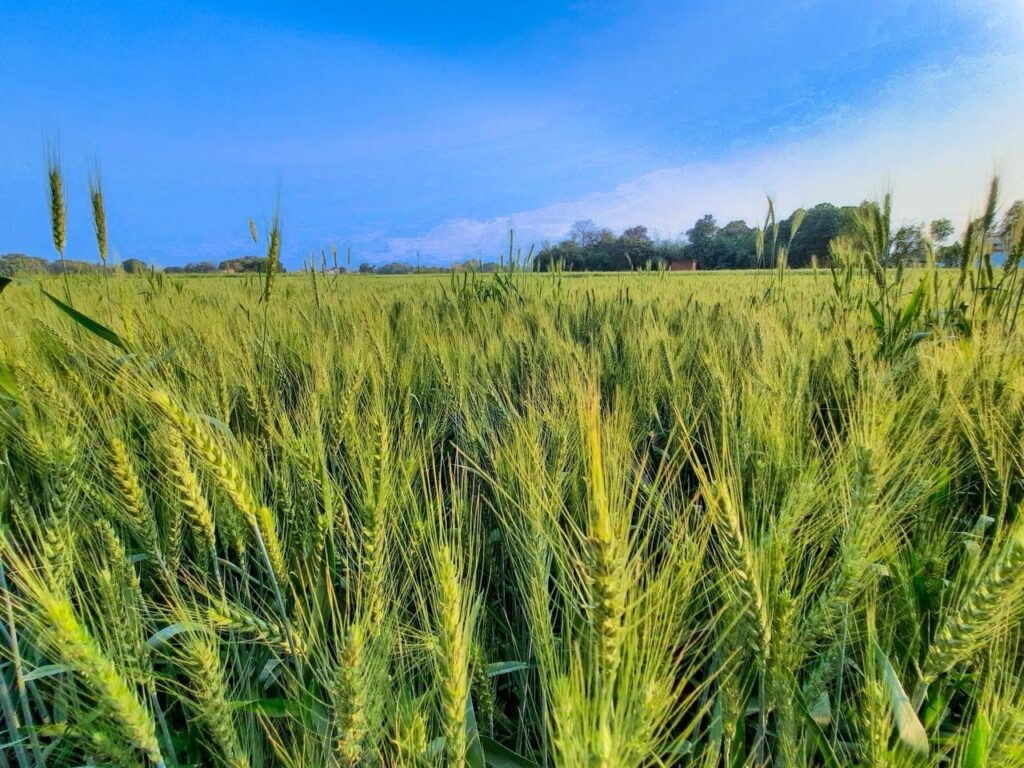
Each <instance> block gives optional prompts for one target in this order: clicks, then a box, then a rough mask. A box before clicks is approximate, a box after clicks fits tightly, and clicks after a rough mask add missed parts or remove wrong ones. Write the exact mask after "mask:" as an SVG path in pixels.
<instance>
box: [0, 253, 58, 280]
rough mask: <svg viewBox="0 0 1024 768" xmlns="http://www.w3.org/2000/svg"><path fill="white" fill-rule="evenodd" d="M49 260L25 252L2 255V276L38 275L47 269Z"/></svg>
mask: <svg viewBox="0 0 1024 768" xmlns="http://www.w3.org/2000/svg"><path fill="white" fill-rule="evenodd" d="M48 264H49V262H47V260H46V259H41V258H39V257H38V256H28V255H26V254H24V253H7V254H4V255H3V256H0V277H14V276H15V275H38V274H42V273H44V272H46V271H47V266H48Z"/></svg>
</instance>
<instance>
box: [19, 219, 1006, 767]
mask: <svg viewBox="0 0 1024 768" xmlns="http://www.w3.org/2000/svg"><path fill="white" fill-rule="evenodd" d="M871 210H873V211H874V213H872V214H870V215H867V214H866V215H865V217H864V219H863V220H862V222H861V224H862V228H861V234H862V237H861V238H860V239H856V240H850V241H844V242H840V243H836V244H835V245H834V248H833V254H832V259H831V264H832V266H831V267H830V268H828V269H825V268H822V269H817V270H814V271H810V270H808V271H803V272H792V271H789V270H787V269H786V268H785V263H784V261H785V260H784V257H783V258H782V259H779V268H778V269H777V270H775V271H771V270H769V271H765V272H753V273H745V274H740V273H715V274H711V273H699V272H698V273H692V274H672V273H666V272H658V271H648V272H638V273H630V274H622V275H615V276H610V275H604V276H594V275H576V274H567V273H563V272H560V271H557V270H556V271H553V272H549V273H547V274H543V275H542V274H531V273H528V272H522V271H516V270H514V269H513V270H508V269H506V270H504V271H502V272H499V273H497V274H493V275H476V274H464V275H452V276H412V277H396V278H383V277H360V276H352V275H340V276H338V275H330V274H325V273H323V272H316V271H313V272H309V271H307V272H305V273H301V274H292V275H279V276H277V277H276V278H274V276H273V274H272V273H271V274H270V275H254V276H250V277H246V278H232V277H211V278H187V277H183V278H178V277H175V278H171V277H169V276H164V275H161V274H159V273H151V274H149V275H141V276H138V275H110V274H106V273H104V274H96V275H93V276H78V277H74V278H71V279H68V278H67V275H65V276H64V279H63V280H61V279H59V278H43V279H42V281H41V282H40V281H35V282H29V281H24V280H15V281H14V282H13V283H10V284H6V285H5V286H4V288H5V290H3V293H2V295H0V316H2V318H3V321H2V322H3V327H4V329H5V332H4V334H3V335H2V336H0V515H2V541H0V566H2V568H0V579H2V583H0V591H2V605H0V612H2V614H3V619H2V621H0V627H2V628H0V641H2V642H0V646H2V652H0V653H2V656H0V658H2V661H3V664H2V669H0V672H2V674H0V684H2V685H0V709H2V713H0V714H2V722H0V765H11V766H18V768H34V767H36V766H39V767H41V766H81V765H118V766H122V765H123V766H135V765H139V766H141V765H152V766H168V767H170V766H206V765H228V766H235V767H237V768H242V767H243V766H294V767H296V768H297V767H298V766H376V765H383V766H440V765H444V766H462V765H470V766H474V767H476V766H484V765H490V766H497V767H499V768H505V767H507V766H566V767H568V768H583V767H584V766H585V767H587V768H591V767H597V766H600V767H601V768H611V767H613V766H615V767H620V766H622V767H624V766H708V767H711V766H727V767H729V768H732V767H733V766H841V765H859V766H963V767H964V768H980V766H985V765H990V766H1020V765H1024V678H1022V673H1024V648H1022V640H1024V635H1022V631H1021V627H1022V625H1021V612H1022V609H1024V519H1022V518H1021V515H1020V503H1021V500H1022V497H1024V487H1022V473H1024V443H1022V439H1021V438H1022V436H1024V334H1022V332H1021V330H1020V329H1019V328H1018V325H1017V319H1018V316H1019V310H1020V296H1021V290H1022V281H1021V279H1020V277H1019V276H1018V274H1017V270H1016V268H1015V267H1014V266H1012V263H1013V260H1010V261H1008V263H1010V264H1011V266H1010V267H1007V268H1005V269H996V270H994V269H993V268H992V266H991V264H990V263H989V262H988V261H987V258H986V253H985V244H984V238H983V237H981V236H977V233H975V242H974V246H973V247H974V249H975V251H976V253H977V256H978V258H977V259H972V260H971V261H969V262H967V263H965V265H964V267H963V268H962V269H960V270H957V269H953V270H946V269H940V268H937V267H935V265H934V264H931V265H928V266H926V267H924V268H915V269H908V270H903V269H898V270H893V269H886V268H885V267H883V266H882V264H881V262H880V260H879V258H878V253H877V252H874V251H873V250H872V247H873V246H872V243H875V242H880V243H882V244H883V245H884V242H885V241H884V237H885V235H886V231H887V228H888V222H887V219H886V216H885V214H886V207H885V206H876V207H874V208H873V209H871ZM274 229H275V231H276V227H275V228H274ZM968 239H970V235H969V236H968ZM278 242H279V240H278ZM969 244H970V243H969ZM274 247H279V246H274V244H273V238H271V243H270V248H271V251H272V250H273V248H274ZM880 247H881V246H880ZM1014 247H1017V248H1019V247H1020V246H1019V242H1018V244H1017V245H1016V246H1014ZM62 292H66V293H65V294H64V295H63V297H61V296H62Z"/></svg>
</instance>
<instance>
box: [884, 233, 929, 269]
mask: <svg viewBox="0 0 1024 768" xmlns="http://www.w3.org/2000/svg"><path fill="white" fill-rule="evenodd" d="M926 253H927V246H926V245H925V238H924V228H923V227H921V226H920V225H918V224H908V225H907V226H904V227H900V228H899V229H898V230H896V236H895V237H894V238H893V244H892V252H891V254H890V256H889V260H890V261H891V263H893V264H919V263H921V262H923V261H924V260H925V256H926Z"/></svg>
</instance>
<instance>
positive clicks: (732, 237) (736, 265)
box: [698, 221, 757, 269]
mask: <svg viewBox="0 0 1024 768" xmlns="http://www.w3.org/2000/svg"><path fill="white" fill-rule="evenodd" d="M756 258H757V244H756V241H755V234H754V230H753V229H752V228H751V227H750V226H749V225H748V224H747V222H745V221H730V222H729V223H728V224H726V225H725V226H724V227H721V228H720V229H719V230H718V231H717V232H716V233H715V242H714V265H715V266H716V267H718V268H719V269H745V268H748V267H753V266H755V264H754V262H755V260H756ZM699 263H700V262H699V261H698V264H699Z"/></svg>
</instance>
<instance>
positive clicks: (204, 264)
mask: <svg viewBox="0 0 1024 768" xmlns="http://www.w3.org/2000/svg"><path fill="white" fill-rule="evenodd" d="M183 270H184V271H185V272H188V273H190V274H199V275H202V274H208V273H210V272H219V271H220V270H219V269H217V265H216V264H214V263H213V262H212V261H193V262H190V263H188V264H186V265H185V266H184V267H183Z"/></svg>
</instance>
